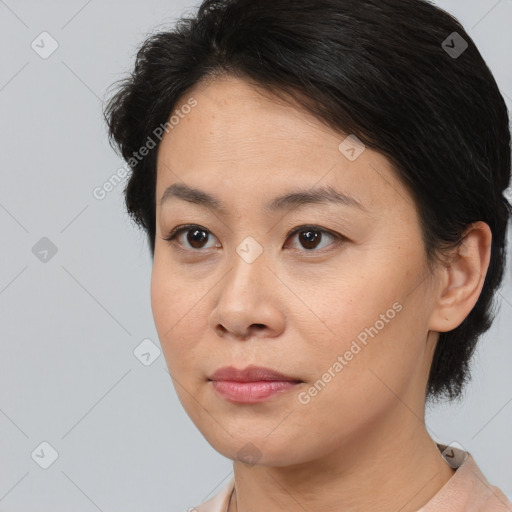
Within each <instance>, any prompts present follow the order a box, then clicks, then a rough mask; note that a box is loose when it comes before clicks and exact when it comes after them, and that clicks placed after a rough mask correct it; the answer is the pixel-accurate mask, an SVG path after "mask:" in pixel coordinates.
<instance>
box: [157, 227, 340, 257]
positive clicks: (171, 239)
mask: <svg viewBox="0 0 512 512" xmlns="http://www.w3.org/2000/svg"><path fill="white" fill-rule="evenodd" d="M193 228H197V229H200V230H202V231H205V232H206V233H210V234H213V233H211V231H209V230H208V229H206V228H203V227H202V226H200V225H198V224H184V225H181V226H177V227H175V228H174V229H173V230H172V231H171V232H170V233H169V235H168V236H167V237H165V238H164V240H165V241H167V242H169V243H173V242H174V240H175V238H177V237H178V236H179V235H180V234H181V233H183V232H186V231H190V230H191V229H193ZM307 230H311V231H318V232H320V233H322V234H327V235H329V236H331V237H333V238H334V239H335V242H333V243H334V244H336V245H338V244H339V243H341V242H344V241H346V240H347V238H346V237H344V236H343V235H340V234H339V233H335V232H333V231H330V230H328V229H324V228H322V227H320V226H317V225H315V224H305V225H302V226H298V227H296V228H294V229H292V230H291V231H289V232H288V234H287V235H286V240H288V238H290V237H291V236H294V235H296V234H297V233H300V232H303V231H307ZM180 245H181V244H180ZM325 249H326V248H323V249H320V250H316V249H309V250H308V249H304V251H305V252H310V253H314V252H323V251H324V250H325ZM183 250H185V251H190V252H201V251H202V249H186V248H185V249H183Z"/></svg>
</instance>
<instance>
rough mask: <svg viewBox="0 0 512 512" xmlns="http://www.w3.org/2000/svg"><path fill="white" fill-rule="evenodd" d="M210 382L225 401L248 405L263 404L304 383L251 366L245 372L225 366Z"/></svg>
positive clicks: (269, 370) (267, 369)
mask: <svg viewBox="0 0 512 512" xmlns="http://www.w3.org/2000/svg"><path fill="white" fill-rule="evenodd" d="M208 380H209V381H210V382H211V383H212V386H213V388H214V389H215V391H216V392H217V393H219V395H220V396H222V397H223V398H224V399H226V400H228V401H230V402H235V403H246V404H249V403H257V402H263V401H264V400H267V399H268V398H270V397H272V396H274V395H276V394H280V393H284V392H286V391H289V390H290V389H292V388H294V387H296V386H297V385H299V384H302V382H303V381H301V380H300V379H298V378H296V377H292V376H289V375H284V374H283V373H281V372H277V371H275V370H272V369H270V368H264V367H262V366H255V365H249V366H247V367H246V368H245V369H243V370H238V369H236V368H234V367H233V366H225V367H223V368H219V369H218V370H217V371H216V372H215V373H214V374H213V375H211V376H210V377H209V379H208Z"/></svg>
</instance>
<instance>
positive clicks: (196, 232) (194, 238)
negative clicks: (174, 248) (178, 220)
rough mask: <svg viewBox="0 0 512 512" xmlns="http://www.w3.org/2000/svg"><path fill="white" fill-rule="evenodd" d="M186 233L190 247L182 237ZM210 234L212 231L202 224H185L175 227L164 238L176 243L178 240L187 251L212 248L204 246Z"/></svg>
mask: <svg viewBox="0 0 512 512" xmlns="http://www.w3.org/2000/svg"><path fill="white" fill-rule="evenodd" d="M185 233H186V234H187V236H186V237H185V239H186V243H187V244H189V247H187V246H186V245H185V244H184V243H183V238H182V237H181V235H182V234H185ZM210 235H212V233H211V232H210V231H208V230H207V229H206V228H203V227H202V226H199V225H197V224H185V225H181V226H176V227H175V228H173V229H172V230H171V232H170V233H169V235H168V236H167V237H165V238H164V240H166V241H167V242H169V243H171V244H175V243H176V242H177V243H178V245H179V246H181V248H182V249H184V250H187V251H198V250H200V249H205V248H206V249H210V248H212V247H205V246H204V244H205V243H206V242H207V241H208V239H209V236H210ZM212 236H213V235H212ZM180 238H181V239H180ZM213 247H215V246H213Z"/></svg>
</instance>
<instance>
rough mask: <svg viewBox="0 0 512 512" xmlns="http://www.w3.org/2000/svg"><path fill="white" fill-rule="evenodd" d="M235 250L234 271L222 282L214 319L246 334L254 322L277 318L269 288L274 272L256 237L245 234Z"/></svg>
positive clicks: (230, 329) (231, 268)
mask: <svg viewBox="0 0 512 512" xmlns="http://www.w3.org/2000/svg"><path fill="white" fill-rule="evenodd" d="M234 249H235V250H234V252H233V254H232V255H231V261H230V263H229V265H230V271H229V272H228V273H227V275H226V276H225V278H224V279H223V280H222V282H221V284H220V288H219V295H218V296H217V304H216V307H215V308H214V309H215V311H214V315H213V318H212V320H213V322H214V324H215V326H217V327H218V326H219V324H220V325H222V326H223V327H224V328H225V329H226V330H227V331H231V332H236V333H237V334H238V335H239V336H242V337H244V336H246V334H247V331H248V329H249V328H250V326H251V325H255V324H258V325H259V326H261V325H265V326H267V327H270V326H271V325H272V324H273V323H274V321H275V319H274V320H273V319H272V317H273V316H274V315H275V313H276V312H274V313H272V310H273V309H274V308H273V307H272V305H271V304H270V292H271V290H269V289H268V288H267V287H269V286H270V285H269V277H271V276H272V273H271V272H270V270H269V269H268V268H267V264H268V261H267V259H266V257H265V253H264V251H263V247H262V245H261V244H259V243H258V242H257V240H256V239H255V238H253V237H251V236H247V237H245V238H244V239H243V240H242V241H241V242H240V243H239V244H238V245H237V246H236V247H235V248H234ZM266 274H269V275H266ZM272 278H273V277H272Z"/></svg>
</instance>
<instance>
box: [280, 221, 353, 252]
mask: <svg viewBox="0 0 512 512" xmlns="http://www.w3.org/2000/svg"><path fill="white" fill-rule="evenodd" d="M293 235H299V238H298V239H299V243H300V244H301V245H302V247H304V248H305V249H307V250H308V251H310V250H312V249H318V248H319V245H320V243H321V242H323V241H324V235H327V237H328V238H331V239H334V240H338V241H341V239H342V238H343V237H342V236H341V235H338V234H337V233H332V232H330V231H327V230H325V229H322V228H320V227H318V226H300V227H298V228H295V229H294V230H293V231H291V232H290V233H288V236H287V237H286V238H287V239H288V238H290V237H291V236H293ZM327 245H329V244H327ZM324 247H325V245H324V246H323V247H320V249H323V248H324Z"/></svg>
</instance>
